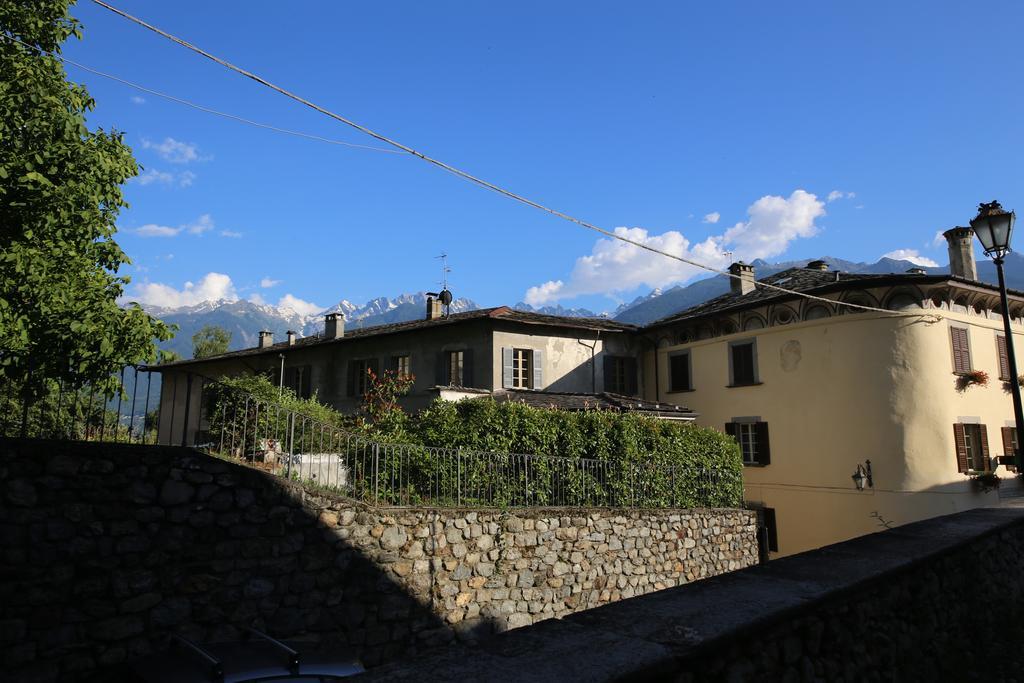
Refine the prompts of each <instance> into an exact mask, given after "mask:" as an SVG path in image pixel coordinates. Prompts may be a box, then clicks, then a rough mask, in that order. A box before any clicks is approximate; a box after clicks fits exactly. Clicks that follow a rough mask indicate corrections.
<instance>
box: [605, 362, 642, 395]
mask: <svg viewBox="0 0 1024 683" xmlns="http://www.w3.org/2000/svg"><path fill="white" fill-rule="evenodd" d="M604 390H605V391H607V392H608V393H611V394H623V395H626V396H632V395H634V394H636V359H635V358H629V357H627V356H605V357H604Z"/></svg>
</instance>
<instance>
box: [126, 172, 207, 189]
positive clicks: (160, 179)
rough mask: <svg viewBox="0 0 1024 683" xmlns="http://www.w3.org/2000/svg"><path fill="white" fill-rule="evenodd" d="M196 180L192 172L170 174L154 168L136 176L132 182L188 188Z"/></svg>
mask: <svg viewBox="0 0 1024 683" xmlns="http://www.w3.org/2000/svg"><path fill="white" fill-rule="evenodd" d="M195 179H196V174H195V173H193V172H192V171H182V172H181V173H171V172H168V171H161V170H159V169H156V168H149V169H146V171H145V172H144V173H142V174H141V175H139V176H137V177H136V178H135V179H134V180H135V182H137V183H138V184H139V185H151V184H152V183H160V184H161V185H177V186H178V187H190V186H191V185H192V183H193V182H194V181H195Z"/></svg>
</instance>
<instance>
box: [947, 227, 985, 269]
mask: <svg viewBox="0 0 1024 683" xmlns="http://www.w3.org/2000/svg"><path fill="white" fill-rule="evenodd" d="M942 236H943V237H945V238H946V242H947V243H948V244H949V273H950V275H955V276H956V277H962V278H965V279H967V280H977V279H978V267H977V266H976V265H975V263H974V231H973V230H971V229H970V228H965V227H962V226H959V225H958V226H957V227H955V228H950V229H949V230H947V231H946V232H944V233H942Z"/></svg>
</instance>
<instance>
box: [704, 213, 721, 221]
mask: <svg viewBox="0 0 1024 683" xmlns="http://www.w3.org/2000/svg"><path fill="white" fill-rule="evenodd" d="M721 218H722V214H720V213H718V212H717V211H712V212H711V213H707V214H704V222H705V223H711V224H714V223H717V222H718V221H719V220H720V219H721Z"/></svg>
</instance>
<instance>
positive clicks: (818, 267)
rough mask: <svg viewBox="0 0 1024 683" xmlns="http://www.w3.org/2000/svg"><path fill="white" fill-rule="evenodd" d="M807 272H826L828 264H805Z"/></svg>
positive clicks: (820, 262)
mask: <svg viewBox="0 0 1024 683" xmlns="http://www.w3.org/2000/svg"><path fill="white" fill-rule="evenodd" d="M807 269H808V270H828V264H827V263H825V262H824V261H811V262H810V263H808V264H807Z"/></svg>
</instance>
